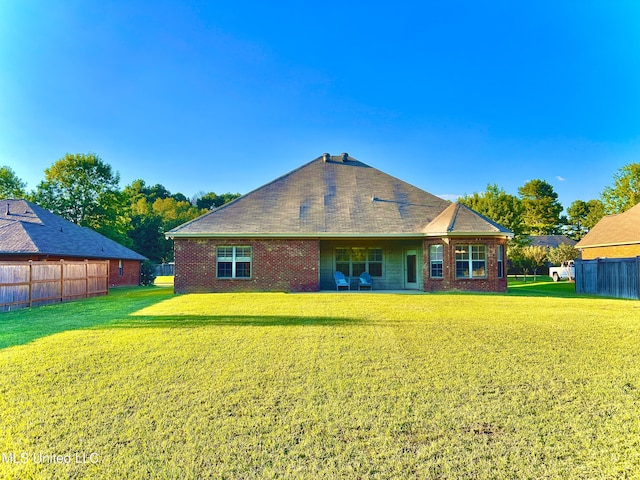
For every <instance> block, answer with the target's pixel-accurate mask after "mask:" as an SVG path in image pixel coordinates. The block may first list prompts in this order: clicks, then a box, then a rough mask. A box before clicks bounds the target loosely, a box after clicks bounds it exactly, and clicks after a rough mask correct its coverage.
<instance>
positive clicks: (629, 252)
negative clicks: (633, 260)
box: [581, 243, 640, 260]
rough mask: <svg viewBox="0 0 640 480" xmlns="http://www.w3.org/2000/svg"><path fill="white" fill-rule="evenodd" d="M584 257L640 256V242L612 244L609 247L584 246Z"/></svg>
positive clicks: (584, 258) (590, 258) (588, 258)
mask: <svg viewBox="0 0 640 480" xmlns="http://www.w3.org/2000/svg"><path fill="white" fill-rule="evenodd" d="M581 250H582V259H583V260H593V259H595V258H605V257H606V258H629V257H637V256H640V243H636V244H634V245H611V246H608V247H591V248H583V249H581Z"/></svg>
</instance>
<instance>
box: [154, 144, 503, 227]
mask: <svg viewBox="0 0 640 480" xmlns="http://www.w3.org/2000/svg"><path fill="white" fill-rule="evenodd" d="M468 233H471V234H482V235H502V236H504V235H507V236H509V235H511V232H510V231H509V230H507V229H505V228H504V227H501V226H500V225H498V224H496V223H494V222H492V221H490V220H489V219H487V218H485V217H483V216H482V215H480V214H478V213H477V212H474V211H473V210H471V209H469V208H467V207H464V206H462V205H460V204H452V203H451V202H449V201H447V200H443V199H442V198H439V197H437V196H435V195H432V194H430V193H428V192H425V191H424V190H421V189H419V188H417V187H414V186H413V185H410V184H408V183H406V182H404V181H402V180H399V179H397V178H395V177H392V176H390V175H387V174H386V173H383V172H381V171H380V170H377V169H375V168H373V167H370V166H369V165H367V164H365V163H362V162H360V161H358V160H356V159H354V158H352V157H349V156H348V155H347V154H342V155H340V156H331V155H329V154H324V155H322V156H321V157H318V158H316V159H315V160H312V161H311V162H309V163H307V164H305V165H303V166H301V167H299V168H297V169H296V170H293V171H291V172H289V173H287V174H286V175H283V176H282V177H279V178H277V179H275V180H273V181H272V182H270V183H267V184H266V185H264V186H262V187H260V188H258V189H256V190H253V191H252V192H250V193H247V194H246V195H243V196H241V197H239V198H237V199H236V200H234V201H232V202H230V203H228V204H226V205H223V206H221V207H219V208H217V209H216V210H213V211H211V212H209V213H206V214H205V215H203V216H201V217H198V218H196V219H194V220H191V221H190V222H187V223H185V224H183V225H180V226H179V227H177V228H174V229H173V230H171V231H169V232H167V234H166V235H167V236H168V237H170V238H178V237H198V236H202V237H207V236H220V237H223V236H224V237H229V236H255V237H258V236H260V237H264V236H290V237H296V236H298V237H304V236H307V237H309V236H316V237H331V236H370V237H373V236H428V235H456V234H468Z"/></svg>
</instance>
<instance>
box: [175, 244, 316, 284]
mask: <svg viewBox="0 0 640 480" xmlns="http://www.w3.org/2000/svg"><path fill="white" fill-rule="evenodd" d="M218 246H250V247H252V265H251V270H252V271H251V278H247V279H245V278H233V279H232V278H217V271H216V250H217V247H218ZM174 251H175V280H174V289H175V291H176V293H187V292H240V291H281V292H282V291H284V292H315V291H317V290H318V288H319V272H318V268H319V258H320V244H319V241H318V240H313V239H311V240H306V239H304V240H303V239H291V240H288V239H246V240H243V239H233V240H224V239H186V238H176V239H175V240H174Z"/></svg>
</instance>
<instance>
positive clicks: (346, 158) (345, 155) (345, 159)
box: [342, 153, 349, 162]
mask: <svg viewBox="0 0 640 480" xmlns="http://www.w3.org/2000/svg"><path fill="white" fill-rule="evenodd" d="M347 160H349V154H348V153H343V154H342V161H343V162H346V161H347Z"/></svg>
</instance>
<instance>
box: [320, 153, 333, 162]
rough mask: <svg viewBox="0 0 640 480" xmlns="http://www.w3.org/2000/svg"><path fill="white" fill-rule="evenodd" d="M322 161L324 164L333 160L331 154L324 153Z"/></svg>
mask: <svg viewBox="0 0 640 480" xmlns="http://www.w3.org/2000/svg"><path fill="white" fill-rule="evenodd" d="M322 160H323V161H324V162H328V161H329V160H331V154H330V153H323V154H322Z"/></svg>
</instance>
